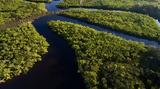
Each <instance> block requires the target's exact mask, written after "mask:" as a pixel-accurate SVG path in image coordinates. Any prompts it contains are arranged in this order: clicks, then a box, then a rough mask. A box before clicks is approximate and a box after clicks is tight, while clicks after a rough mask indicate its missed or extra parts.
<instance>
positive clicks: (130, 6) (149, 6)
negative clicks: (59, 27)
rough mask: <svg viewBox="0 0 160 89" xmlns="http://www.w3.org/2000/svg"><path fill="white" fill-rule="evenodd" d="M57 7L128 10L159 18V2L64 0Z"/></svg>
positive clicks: (150, 0) (154, 0) (140, 0)
mask: <svg viewBox="0 0 160 89" xmlns="http://www.w3.org/2000/svg"><path fill="white" fill-rule="evenodd" d="M58 6H59V7H65V8H68V7H79V6H82V7H90V8H103V9H118V10H127V11H128V10H129V11H134V12H139V13H144V14H149V15H150V16H153V17H156V18H160V1H159V0H64V2H62V3H60V4H59V5H58Z"/></svg>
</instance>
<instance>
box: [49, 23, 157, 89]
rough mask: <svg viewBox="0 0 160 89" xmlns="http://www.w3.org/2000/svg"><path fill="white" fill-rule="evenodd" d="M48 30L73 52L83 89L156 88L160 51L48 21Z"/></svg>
mask: <svg viewBox="0 0 160 89" xmlns="http://www.w3.org/2000/svg"><path fill="white" fill-rule="evenodd" d="M49 27H50V28H51V29H52V30H53V31H54V32H56V33H57V34H58V35H60V36H61V37H63V38H65V39H66V40H67V41H68V42H69V44H70V45H71V46H72V48H73V49H74V50H75V53H76V57H77V63H78V67H79V69H78V71H77V72H80V73H81V74H82V76H83V78H84V80H85V83H86V86H87V89H109V88H110V89H138V88H139V89H145V88H150V89H158V88H159V87H160V85H159V81H158V80H160V78H159V77H158V76H159V73H160V71H159V67H160V66H159V58H160V57H159V55H158V54H159V53H160V50H158V49H154V48H148V47H145V46H144V44H143V43H139V42H134V41H127V40H125V39H123V38H121V37H117V36H114V35H112V34H110V33H103V32H100V31H96V30H94V29H92V28H89V27H85V26H82V25H78V24H74V23H70V22H63V21H50V22H49ZM150 58H151V59H150ZM155 80H157V81H155Z"/></svg>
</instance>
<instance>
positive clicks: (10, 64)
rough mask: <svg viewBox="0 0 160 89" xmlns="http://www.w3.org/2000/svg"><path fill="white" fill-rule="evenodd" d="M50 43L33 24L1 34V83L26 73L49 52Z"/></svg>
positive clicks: (23, 25)
mask: <svg viewBox="0 0 160 89" xmlns="http://www.w3.org/2000/svg"><path fill="white" fill-rule="evenodd" d="M47 48H48V43H47V42H46V40H45V39H44V38H43V37H42V36H40V35H39V34H38V33H37V32H36V30H35V28H34V27H33V26H32V25H31V23H25V24H22V25H20V26H18V27H16V28H8V29H6V30H1V33H0V83H1V82H5V81H6V80H8V79H11V78H13V77H15V76H18V75H20V74H23V73H26V72H27V71H29V69H30V68H31V67H32V66H33V65H34V64H35V63H36V62H37V61H40V60H41V56H42V55H43V54H45V53H46V52H47Z"/></svg>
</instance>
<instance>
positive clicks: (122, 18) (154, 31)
mask: <svg viewBox="0 0 160 89" xmlns="http://www.w3.org/2000/svg"><path fill="white" fill-rule="evenodd" d="M58 14H59V15H63V16H69V17H73V18H77V19H80V20H82V21H86V22H89V23H91V24H98V25H101V26H105V27H109V28H112V29H114V30H117V31H122V32H125V33H128V34H132V35H135V36H140V37H146V38H148V39H154V40H158V41H160V27H159V26H158V24H157V23H156V21H155V19H153V18H151V17H149V16H147V15H142V14H137V13H132V12H124V11H109V10H108V11H107V10H97V11H95V10H93V11H92V10H84V9H71V10H66V11H61V12H59V13H58Z"/></svg>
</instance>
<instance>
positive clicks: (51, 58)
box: [0, 0, 160, 89]
mask: <svg viewBox="0 0 160 89" xmlns="http://www.w3.org/2000/svg"><path fill="white" fill-rule="evenodd" d="M61 1H62V0H60V1H53V2H52V3H48V4H46V9H47V10H48V11H49V12H55V11H59V10H61V9H59V8H57V7H56V5H57V4H58V3H60V2H61ZM51 20H62V21H68V22H72V23H77V24H81V25H84V26H88V27H91V28H94V29H97V30H99V31H104V32H110V33H112V34H115V35H117V36H120V37H123V38H124V39H127V40H133V41H138V42H144V43H145V44H146V45H150V46H153V47H160V44H159V43H158V42H156V41H151V40H147V39H143V38H138V37H134V36H130V35H127V34H124V33H120V32H116V31H113V30H110V29H105V28H102V27H98V26H94V25H91V24H87V23H85V22H81V21H79V20H76V19H71V18H67V17H62V16H58V15H49V16H43V17H40V18H38V19H36V20H34V21H33V25H34V26H35V28H36V29H37V31H38V32H39V33H40V34H41V35H42V36H44V37H45V38H46V39H47V41H48V42H49V44H50V47H49V52H48V53H47V54H46V55H45V56H44V57H43V60H42V61H41V62H38V63H36V65H34V67H33V68H32V69H31V70H30V71H29V72H28V73H27V74H26V75H21V76H19V77H16V78H14V79H12V80H10V81H7V82H6V83H5V84H2V85H0V89H85V84H84V81H83V78H82V76H81V75H80V74H79V73H77V70H78V67H77V63H76V57H75V53H74V50H73V49H72V48H71V47H70V45H69V44H68V42H67V41H66V40H65V39H63V38H61V37H60V36H58V35H57V34H56V33H54V32H53V31H51V30H50V29H49V28H48V25H47V22H48V21H51Z"/></svg>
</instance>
